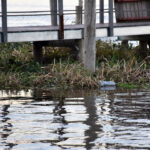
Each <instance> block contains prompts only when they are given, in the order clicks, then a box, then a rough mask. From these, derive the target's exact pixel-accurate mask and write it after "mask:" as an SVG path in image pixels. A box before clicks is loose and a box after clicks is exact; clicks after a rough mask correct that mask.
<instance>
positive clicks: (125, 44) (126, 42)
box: [121, 40, 129, 49]
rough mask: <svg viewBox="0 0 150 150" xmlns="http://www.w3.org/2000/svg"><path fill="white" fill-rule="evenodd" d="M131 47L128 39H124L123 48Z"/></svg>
mask: <svg viewBox="0 0 150 150" xmlns="http://www.w3.org/2000/svg"><path fill="white" fill-rule="evenodd" d="M128 47H129V45H128V40H123V41H122V42H121V48H122V49H127V48H128Z"/></svg>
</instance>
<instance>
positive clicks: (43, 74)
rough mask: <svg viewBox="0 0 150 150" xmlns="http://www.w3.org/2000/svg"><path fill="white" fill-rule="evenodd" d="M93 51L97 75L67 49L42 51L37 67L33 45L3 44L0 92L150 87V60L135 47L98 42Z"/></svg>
mask: <svg viewBox="0 0 150 150" xmlns="http://www.w3.org/2000/svg"><path fill="white" fill-rule="evenodd" d="M96 49H97V55H96V57H97V61H96V72H95V73H91V72H90V71H88V70H86V69H84V66H83V64H81V63H79V62H77V61H76V59H75V58H76V57H75V53H73V52H74V51H72V50H71V49H70V48H43V54H44V56H43V57H44V61H43V64H39V63H38V62H35V61H34V59H33V54H32V43H22V44H18V43H14V44H2V45H0V88H1V89H2V88H3V89H4V88H46V89H47V88H50V89H51V88H54V89H56V88H65V89H66V88H78V89H79V88H98V87H99V81H100V80H103V81H110V80H111V81H115V82H117V83H119V85H122V86H125V85H126V86H128V85H136V87H137V86H141V85H148V84H150V63H149V62H150V56H146V57H145V58H142V57H140V55H139V54H138V50H139V47H138V46H137V47H132V46H129V47H128V48H123V47H122V46H121V45H120V44H113V45H112V44H108V43H106V42H102V41H97V44H96ZM72 54H73V55H72ZM132 87H135V86H132Z"/></svg>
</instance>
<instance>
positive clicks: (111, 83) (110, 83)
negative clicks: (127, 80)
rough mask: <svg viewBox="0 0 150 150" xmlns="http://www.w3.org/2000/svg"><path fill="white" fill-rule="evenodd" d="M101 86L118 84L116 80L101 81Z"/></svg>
mask: <svg viewBox="0 0 150 150" xmlns="http://www.w3.org/2000/svg"><path fill="white" fill-rule="evenodd" d="M99 83H100V86H101V87H106V86H109V87H110V86H117V83H115V82H114V81H99Z"/></svg>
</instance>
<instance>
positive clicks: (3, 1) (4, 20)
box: [1, 0, 7, 42]
mask: <svg viewBox="0 0 150 150" xmlns="http://www.w3.org/2000/svg"><path fill="white" fill-rule="evenodd" d="M1 10H2V42H7V0H1Z"/></svg>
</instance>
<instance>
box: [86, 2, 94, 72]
mask: <svg viewBox="0 0 150 150" xmlns="http://www.w3.org/2000/svg"><path fill="white" fill-rule="evenodd" d="M84 2H85V16H84V20H85V24H84V53H83V63H84V66H85V68H86V69H88V70H90V71H91V72H95V65H96V0H85V1H84Z"/></svg>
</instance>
